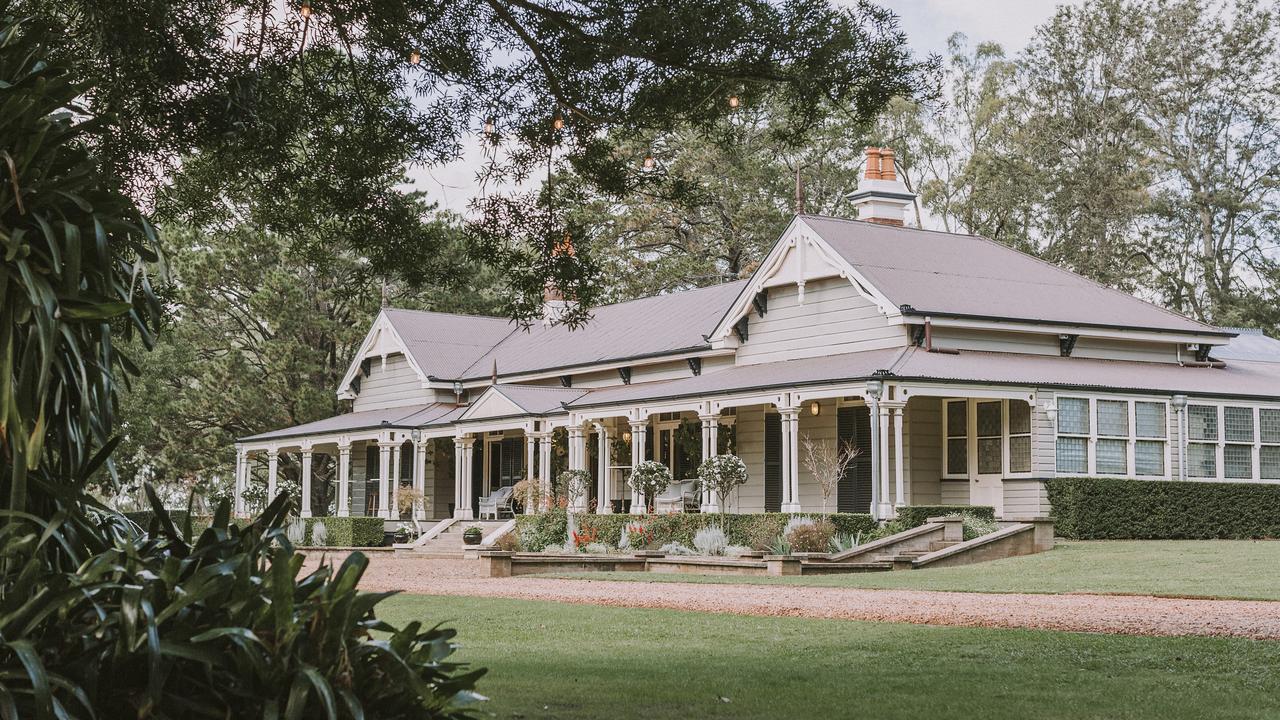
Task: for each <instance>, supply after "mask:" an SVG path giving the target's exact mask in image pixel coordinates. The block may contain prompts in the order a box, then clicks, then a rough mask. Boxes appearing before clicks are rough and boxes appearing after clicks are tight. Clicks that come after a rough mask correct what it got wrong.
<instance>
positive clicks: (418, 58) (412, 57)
mask: <svg viewBox="0 0 1280 720" xmlns="http://www.w3.org/2000/svg"><path fill="white" fill-rule="evenodd" d="M420 62H422V53H420V52H418V51H417V50H416V49H415V50H414V51H413V52H411V53H409V64H410V65H417V64H418V63H420Z"/></svg>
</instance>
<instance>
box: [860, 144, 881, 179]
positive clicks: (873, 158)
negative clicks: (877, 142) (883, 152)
mask: <svg viewBox="0 0 1280 720" xmlns="http://www.w3.org/2000/svg"><path fill="white" fill-rule="evenodd" d="M866 153H867V169H866V172H864V173H863V174H862V177H863V178H865V179H867V180H879V179H880V148H877V147H868V148H867V151H866Z"/></svg>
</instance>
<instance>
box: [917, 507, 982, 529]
mask: <svg viewBox="0 0 1280 720" xmlns="http://www.w3.org/2000/svg"><path fill="white" fill-rule="evenodd" d="M942 515H970V516H972V517H975V518H978V519H980V520H994V519H995V517H996V509H995V508H994V507H991V506H990V505H906V506H903V507H900V508H898V520H897V522H898V523H899V524H900V525H903V526H905V527H906V528H913V527H920V526H921V525H923V524H924V523H925V521H926V520H928V519H929V518H931V517H940V516H942Z"/></svg>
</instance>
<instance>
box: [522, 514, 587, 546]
mask: <svg viewBox="0 0 1280 720" xmlns="http://www.w3.org/2000/svg"><path fill="white" fill-rule="evenodd" d="M581 519H582V518H579V520H581ZM516 532H517V533H519V535H520V545H521V546H522V547H524V549H525V550H527V551H529V552H542V551H543V549H544V548H546V547H547V546H548V545H561V544H563V543H564V542H565V540H566V539H567V538H568V536H569V518H568V513H566V512H565V511H564V509H562V508H552V509H550V510H547V511H545V512H540V513H537V514H535V515H517V516H516Z"/></svg>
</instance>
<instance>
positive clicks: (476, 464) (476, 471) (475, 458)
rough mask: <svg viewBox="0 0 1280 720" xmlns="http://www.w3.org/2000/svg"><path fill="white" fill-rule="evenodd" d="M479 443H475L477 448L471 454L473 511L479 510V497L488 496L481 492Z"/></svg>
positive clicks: (481, 456) (482, 453) (481, 451)
mask: <svg viewBox="0 0 1280 720" xmlns="http://www.w3.org/2000/svg"><path fill="white" fill-rule="evenodd" d="M481 437H482V438H483V437H484V436H481ZM481 442H483V440H480V441H477V442H476V445H477V446H478V447H475V448H474V451H473V452H472V453H471V508H472V510H473V511H479V509H480V496H481V495H482V494H483V495H487V494H488V493H482V492H481V490H483V489H484V488H483V487H482V486H483V485H484V450H483V448H484V445H481V444H480V443H481Z"/></svg>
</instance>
